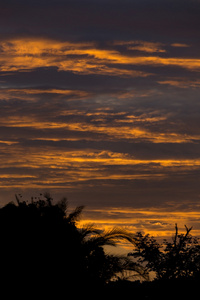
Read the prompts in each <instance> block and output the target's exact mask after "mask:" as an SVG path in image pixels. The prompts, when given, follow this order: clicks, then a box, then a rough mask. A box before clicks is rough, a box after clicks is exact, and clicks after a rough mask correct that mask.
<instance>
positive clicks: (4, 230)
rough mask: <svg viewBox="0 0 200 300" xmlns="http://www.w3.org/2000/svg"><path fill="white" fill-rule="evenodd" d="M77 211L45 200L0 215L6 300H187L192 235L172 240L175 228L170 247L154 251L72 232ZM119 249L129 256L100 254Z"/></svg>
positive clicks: (141, 242) (91, 229)
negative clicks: (82, 299)
mask: <svg viewBox="0 0 200 300" xmlns="http://www.w3.org/2000/svg"><path fill="white" fill-rule="evenodd" d="M82 210H83V207H82V206H79V207H77V208H76V209H75V210H74V211H72V212H71V213H69V212H68V206H67V201H66V199H63V200H61V201H60V202H57V203H54V201H53V199H52V198H51V196H50V195H48V194H46V195H42V194H41V195H40V197H38V198H35V199H31V201H29V202H28V201H23V200H22V199H21V198H20V196H16V202H15V203H14V202H11V203H8V204H7V205H5V206H4V207H2V208H1V209H0V230H1V233H0V237H1V245H0V249H1V250H0V251H1V256H0V259H1V264H0V270H1V282H0V284H1V292H2V293H3V291H4V292H6V296H7V298H9V296H10V297H12V298H13V296H14V299H15V298H17V297H19V296H20V297H26V298H27V299H30V298H34V297H35V298H36V297H37V298H44V299H48V298H49V297H52V298H55V299H61V298H71V297H73V298H78V297H80V296H82V297H83V296H87V297H92V298H93V299H95V298H98V297H100V296H102V297H104V296H108V297H117V296H121V297H125V296H127V297H129V298H130V299H187V297H188V296H190V297H191V296H193V295H196V293H198V285H199V283H200V280H199V279H200V278H199V277H200V244H199V241H198V239H197V238H195V237H193V236H192V235H191V228H187V227H186V233H185V234H179V233H178V228H177V226H176V227H175V234H174V237H173V239H172V240H171V241H164V242H163V243H162V244H159V243H158V242H157V241H156V239H154V238H153V237H150V236H149V235H142V233H136V234H133V233H130V232H127V231H125V230H123V229H121V228H113V229H112V230H109V231H102V230H98V229H97V228H95V226H94V225H91V224H89V225H87V226H84V227H82V228H79V226H78V221H79V218H80V215H81V212H82ZM119 241H127V242H129V243H131V245H132V247H133V251H132V252H131V253H129V254H128V255H124V256H123V255H114V254H108V253H107V252H106V251H105V246H106V245H111V246H116V244H117V242H119ZM152 272H153V274H154V277H155V279H154V280H153V281H150V280H149V274H152ZM134 279H137V280H134ZM138 279H140V281H139V280H138Z"/></svg>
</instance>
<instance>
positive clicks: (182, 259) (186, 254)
mask: <svg viewBox="0 0 200 300" xmlns="http://www.w3.org/2000/svg"><path fill="white" fill-rule="evenodd" d="M185 228H186V233H185V234H179V233H178V227H177V225H176V226H175V235H174V237H173V238H172V241H171V242H170V241H166V240H164V242H163V244H159V243H158V242H157V241H156V239H155V238H154V237H150V236H149V235H148V234H147V235H142V234H141V233H140V232H139V233H137V235H136V238H135V249H134V251H133V252H132V253H130V254H129V255H131V256H133V257H134V258H136V259H137V260H138V262H139V263H141V264H143V265H144V264H146V268H147V270H148V271H149V272H150V271H152V272H155V274H156V278H157V279H162V280H174V279H195V280H197V279H198V280H199V279H200V245H199V243H198V239H197V238H195V237H193V236H192V235H191V234H190V232H191V230H192V228H187V226H185Z"/></svg>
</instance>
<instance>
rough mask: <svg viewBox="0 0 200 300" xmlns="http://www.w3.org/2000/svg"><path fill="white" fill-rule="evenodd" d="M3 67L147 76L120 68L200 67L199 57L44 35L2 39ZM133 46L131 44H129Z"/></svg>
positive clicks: (141, 44)
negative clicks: (132, 51)
mask: <svg viewBox="0 0 200 300" xmlns="http://www.w3.org/2000/svg"><path fill="white" fill-rule="evenodd" d="M131 43H132V45H133V46H132V47H133V49H137V50H140V51H143V52H146V53H153V52H157V53H160V52H164V51H165V50H163V49H162V48H161V44H160V43H149V42H139V41H135V42H133V41H132V42H131ZM0 46H1V49H2V52H1V57H0V70H1V71H5V72H8V71H29V70H32V69H35V68H40V67H57V68H58V70H60V71H61V70H62V71H72V72H74V73H83V74H102V75H105V74H107V75H111V76H131V77H141V76H142V77H143V76H149V75H151V74H150V73H148V72H144V71H138V70H129V69H126V68H116V67H113V66H111V64H112V65H115V64H118V65H121V66H123V65H126V64H129V65H133V66H134V65H153V66H156V65H161V66H162V65H169V66H179V67H182V68H186V69H192V70H197V69H199V68H200V59H198V58H172V57H165V58H164V57H159V56H140V55H138V56H130V55H125V54H121V53H120V52H119V51H116V50H114V49H113V50H110V49H97V47H96V45H95V43H71V42H59V41H56V40H42V39H27V38H24V39H13V40H8V41H2V42H1V43H0ZM129 47H130V46H129Z"/></svg>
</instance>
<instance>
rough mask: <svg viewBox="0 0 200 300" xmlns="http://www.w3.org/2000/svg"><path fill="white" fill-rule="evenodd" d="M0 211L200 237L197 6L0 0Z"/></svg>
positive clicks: (199, 26)
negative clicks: (57, 209)
mask: <svg viewBox="0 0 200 300" xmlns="http://www.w3.org/2000/svg"><path fill="white" fill-rule="evenodd" d="M0 8H1V9H0V13H1V18H0V37H1V39H0V52H1V56H0V77H1V78H0V108H1V109H0V157H1V166H0V191H1V193H0V206H2V205H4V204H6V203H7V202H9V201H13V200H14V199H15V198H14V195H15V194H22V195H23V198H24V199H25V200H29V199H30V198H31V196H33V197H38V196H39V194H40V193H44V192H45V191H48V192H50V194H51V195H52V197H53V198H54V199H55V200H60V199H61V198H63V197H67V198H68V202H69V205H70V207H71V206H72V207H75V206H77V205H85V210H84V212H83V220H85V222H87V221H88V222H93V223H95V224H97V226H99V227H101V228H109V227H110V226H123V227H124V228H126V229H128V230H131V231H134V232H136V231H142V232H144V233H150V234H151V235H154V236H155V237H158V238H166V237H170V236H171V235H172V234H173V233H174V226H175V223H177V224H178V227H179V228H180V231H181V232H183V231H184V225H187V226H188V227H191V226H192V227H193V229H192V234H193V235H195V236H200V222H199V220H200V201H199V200H200V184H199V179H200V100H199V91H200V77H199V72H200V54H199V53H200V51H199V48H200V42H199V30H200V19H199V12H200V1H198V0H197V1H195V0H191V1H181V0H175V1H171V0H164V1H157V0H148V1H147V0H140V1H129V0H123V1H122V0H118V1H114V0H107V1H105V0H101V1H100V0H84V1H83V0H73V1H65V0H57V1H55V0H51V1H47V0H42V1H40V2H38V1H33V0H30V1H28V2H27V1H24V0H21V1H18V2H17V3H16V1H14V0H7V1H6V2H5V3H1V4H0Z"/></svg>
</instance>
